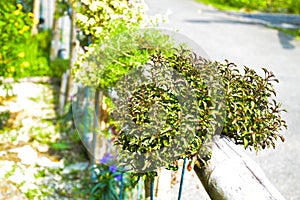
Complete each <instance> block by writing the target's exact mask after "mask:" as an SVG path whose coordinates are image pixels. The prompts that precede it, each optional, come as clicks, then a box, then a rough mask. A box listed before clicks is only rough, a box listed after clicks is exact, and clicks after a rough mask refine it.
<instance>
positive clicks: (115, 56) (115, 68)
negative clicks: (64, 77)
mask: <svg viewBox="0 0 300 200" xmlns="http://www.w3.org/2000/svg"><path fill="white" fill-rule="evenodd" d="M171 46H172V41H169V38H168V37H167V36H166V35H162V34H161V32H160V31H159V30H156V29H152V28H149V29H144V30H141V29H138V28H133V27H132V28H131V29H130V30H122V32H120V33H119V34H118V35H115V36H111V38H110V40H109V41H106V42H104V43H99V44H94V45H92V46H91V47H90V48H89V51H88V52H86V53H85V54H84V55H82V56H81V57H80V58H79V60H78V62H77V67H75V69H74V74H75V76H74V78H75V81H76V82H79V83H82V84H84V85H86V86H92V87H99V88H104V89H109V88H110V87H113V86H114V85H115V84H116V82H117V81H118V80H119V79H120V78H121V77H122V76H123V75H125V74H126V73H127V72H128V71H129V70H130V69H133V68H137V67H139V66H142V65H144V64H145V63H146V62H147V61H148V60H149V58H150V54H151V52H154V51H155V49H157V48H158V47H160V48H161V49H162V50H163V51H165V50H166V49H170V48H171ZM95 61H96V62H95Z"/></svg>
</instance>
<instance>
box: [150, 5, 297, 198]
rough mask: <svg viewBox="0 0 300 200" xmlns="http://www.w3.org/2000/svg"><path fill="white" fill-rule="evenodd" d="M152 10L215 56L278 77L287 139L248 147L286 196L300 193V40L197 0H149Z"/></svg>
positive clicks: (292, 196)
mask: <svg viewBox="0 0 300 200" xmlns="http://www.w3.org/2000/svg"><path fill="white" fill-rule="evenodd" d="M146 3H147V4H148V6H149V8H150V9H149V13H150V14H155V13H165V12H166V11H167V10H168V9H169V10H170V11H171V12H172V13H173V14H171V15H170V17H169V19H170V22H169V24H165V25H163V26H164V27H166V28H169V29H173V30H179V32H180V33H183V34H184V35H186V36H188V37H190V38H191V39H192V40H194V41H196V42H197V43H198V44H199V45H200V46H201V47H202V48H203V49H204V50H205V51H206V53H207V54H208V55H209V57H210V58H211V59H213V60H218V61H221V62H223V61H224V60H225V59H228V60H230V61H232V62H235V63H236V64H238V65H240V66H243V65H246V66H249V67H251V68H254V69H256V70H259V69H260V67H266V68H268V69H271V70H272V71H273V72H274V73H275V75H276V76H277V77H278V78H279V80H280V84H278V85H276V89H277V91H278V99H279V100H280V101H282V102H283V103H284V107H285V108H287V110H288V111H289V112H288V114H286V115H285V119H286V120H287V122H288V125H289V129H288V131H285V132H284V135H285V137H286V142H285V143H283V144H281V143H278V145H277V148H276V150H272V149H270V150H266V151H262V152H259V153H258V155H257V156H256V154H255V152H252V153H251V152H248V153H249V154H250V155H251V157H252V158H253V159H254V160H256V161H257V162H258V163H259V164H260V166H261V167H262V168H263V170H264V171H265V173H266V175H267V176H268V177H269V179H270V180H271V182H272V183H273V184H274V185H275V186H276V187H277V188H278V189H279V191H280V192H281V193H282V194H283V195H284V196H285V197H286V199H290V200H294V199H300V181H299V180H300V156H299V153H300V151H299V150H300V145H299V141H300V133H299V130H298V129H299V128H298V127H299V124H300V118H299V116H300V89H299V87H300V41H294V40H293V38H292V37H290V36H287V35H285V34H283V33H281V32H278V31H277V30H274V29H269V28H266V27H265V26H263V25H261V24H258V23H257V22H255V21H253V20H251V19H250V18H244V17H241V16H236V15H235V16H234V15H229V14H226V13H225V12H220V11H217V10H215V9H213V8H211V7H207V6H204V5H202V4H199V3H196V2H194V1H193V0H172V1H170V0H146Z"/></svg>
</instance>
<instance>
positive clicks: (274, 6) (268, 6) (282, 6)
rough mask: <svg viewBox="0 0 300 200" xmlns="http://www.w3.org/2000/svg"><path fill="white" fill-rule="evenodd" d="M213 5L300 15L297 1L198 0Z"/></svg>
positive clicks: (299, 6) (299, 2)
mask: <svg viewBox="0 0 300 200" xmlns="http://www.w3.org/2000/svg"><path fill="white" fill-rule="evenodd" d="M198 1H201V2H204V3H209V4H213V5H215V6H216V7H218V8H226V9H228V8H234V9H235V8H237V9H246V10H260V11H264V12H280V13H292V14H299V13H300V1H299V0H287V1H281V0H198Z"/></svg>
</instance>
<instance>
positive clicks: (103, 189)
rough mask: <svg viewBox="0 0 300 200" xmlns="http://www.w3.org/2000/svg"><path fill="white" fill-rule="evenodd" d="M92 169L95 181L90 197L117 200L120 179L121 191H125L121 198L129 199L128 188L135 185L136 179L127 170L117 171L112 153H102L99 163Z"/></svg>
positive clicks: (101, 199)
mask: <svg viewBox="0 0 300 200" xmlns="http://www.w3.org/2000/svg"><path fill="white" fill-rule="evenodd" d="M92 170H93V171H94V172H95V173H96V177H97V181H96V182H95V183H94V186H93V188H92V190H91V195H90V199H99V200H106V199H111V200H118V199H119V194H118V192H119V188H120V184H121V180H122V179H123V190H124V191H123V193H125V195H124V196H123V198H122V199H125V200H126V199H130V197H129V196H128V195H129V194H130V190H131V189H132V188H134V186H135V185H136V183H137V180H136V179H135V178H134V177H133V176H131V174H130V173H129V172H127V173H123V172H121V171H119V169H117V165H116V164H114V157H113V156H112V155H110V154H107V155H104V156H103V158H101V159H100V164H98V165H97V166H96V167H95V168H93V169H92Z"/></svg>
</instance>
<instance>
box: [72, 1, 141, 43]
mask: <svg viewBox="0 0 300 200" xmlns="http://www.w3.org/2000/svg"><path fill="white" fill-rule="evenodd" d="M81 3H82V4H81V6H80V11H79V13H78V14H77V25H78V27H80V28H81V29H82V31H83V32H84V34H85V35H87V36H88V35H90V36H92V40H93V41H92V42H93V43H96V42H97V41H98V40H100V41H103V40H104V39H108V38H109V36H110V35H113V34H116V33H120V32H121V31H122V30H124V29H130V28H131V27H133V26H137V25H139V24H140V23H141V21H142V20H143V19H144V16H145V4H144V3H143V1H127V0H108V1H99V0H97V1H94V0H93V1H92V0H84V1H82V2H81Z"/></svg>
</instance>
